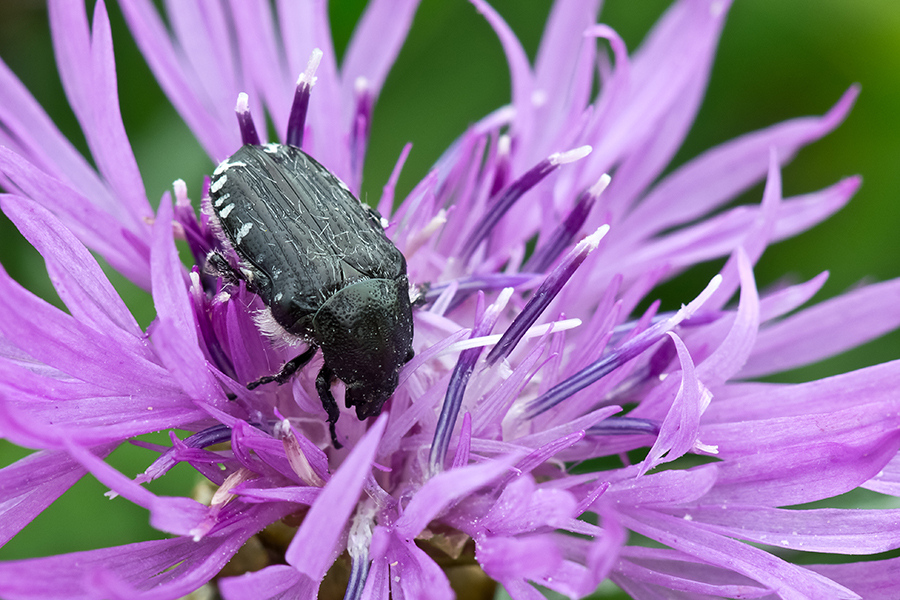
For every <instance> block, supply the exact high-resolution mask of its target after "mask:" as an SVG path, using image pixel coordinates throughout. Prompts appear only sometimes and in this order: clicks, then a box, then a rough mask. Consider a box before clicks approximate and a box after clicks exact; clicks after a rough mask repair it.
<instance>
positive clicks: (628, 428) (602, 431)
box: [587, 344, 671, 435]
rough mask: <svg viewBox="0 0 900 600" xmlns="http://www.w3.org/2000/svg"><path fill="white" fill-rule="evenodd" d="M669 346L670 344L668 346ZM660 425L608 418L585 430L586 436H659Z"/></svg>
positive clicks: (633, 418) (643, 421) (636, 420)
mask: <svg viewBox="0 0 900 600" xmlns="http://www.w3.org/2000/svg"><path fill="white" fill-rule="evenodd" d="M669 345H671V344H669ZM659 428H660V424H659V422H657V421H654V420H651V419H639V418H637V417H609V418H608V419H604V420H603V421H600V422H599V423H597V424H596V425H593V426H591V427H589V428H588V429H587V434H588V435H639V434H649V435H659Z"/></svg>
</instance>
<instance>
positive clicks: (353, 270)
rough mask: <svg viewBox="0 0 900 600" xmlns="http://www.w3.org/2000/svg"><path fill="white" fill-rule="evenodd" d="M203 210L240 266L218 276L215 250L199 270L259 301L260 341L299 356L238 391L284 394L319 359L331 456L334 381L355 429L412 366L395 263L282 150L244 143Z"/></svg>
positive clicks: (301, 157) (340, 202)
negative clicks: (241, 285) (282, 388)
mask: <svg viewBox="0 0 900 600" xmlns="http://www.w3.org/2000/svg"><path fill="white" fill-rule="evenodd" d="M207 210H208V212H209V213H210V215H211V217H212V219H211V222H212V225H213V229H214V230H215V231H216V233H217V235H218V237H219V239H220V241H221V242H222V244H223V247H225V248H228V247H230V248H231V249H233V250H234V253H235V254H236V255H237V257H238V259H239V260H238V264H237V266H236V267H229V266H227V265H228V262H227V260H226V259H225V256H224V255H223V254H222V253H217V252H215V251H214V252H213V256H211V257H210V260H209V261H208V262H209V263H211V264H212V265H213V268H214V269H220V270H221V269H223V268H225V269H227V270H230V271H231V273H232V275H233V276H234V277H237V278H239V279H243V280H244V281H245V282H246V285H247V288H248V289H249V290H250V291H251V292H253V293H255V294H257V295H258V296H259V297H260V298H261V299H262V301H263V303H264V304H265V306H266V308H265V310H264V311H263V312H261V313H260V314H259V315H257V318H256V322H257V326H258V327H259V328H260V330H261V331H262V332H264V333H266V334H267V335H269V336H270V337H271V338H273V339H274V340H277V341H280V342H286V343H288V344H291V345H294V344H299V343H306V344H307V346H308V347H307V349H306V351H304V352H303V353H302V354H300V355H299V356H297V357H296V358H294V359H292V360H290V361H288V362H287V363H285V365H284V366H283V367H282V368H281V370H280V371H279V372H278V373H276V374H274V375H269V376H266V377H262V378H261V379H258V380H256V381H253V382H251V383H250V384H248V385H247V387H248V388H249V389H254V388H256V387H257V386H259V385H261V384H266V383H272V382H276V383H278V384H283V383H285V382H286V381H288V380H289V379H290V378H291V376H292V375H293V374H294V373H295V372H296V371H297V370H298V369H300V368H302V367H303V366H305V365H306V364H307V363H308V362H309V361H310V360H312V358H313V356H314V355H315V354H316V352H317V350H318V349H319V348H321V349H322V356H323V358H324V364H323V366H322V369H321V370H320V371H319V374H318V376H317V377H316V390H317V392H318V394H319V398H320V400H321V401H322V406H323V408H324V409H325V412H326V413H327V414H328V424H329V431H330V433H331V439H332V442H333V444H334V446H335V448H340V447H341V444H340V443H339V442H338V440H337V435H336V433H335V425H336V424H337V420H338V416H339V415H340V412H339V409H338V405H337V402H336V401H335V399H334V396H333V395H332V392H331V386H332V384H333V383H334V379H335V378H337V379H340V380H341V381H343V382H344V384H345V400H344V401H345V404H346V405H347V407H348V408H350V407H355V408H356V416H357V417H358V418H359V419H360V420H363V419H366V418H368V417H371V416H375V415H378V414H380V413H381V409H382V407H383V406H384V403H385V401H386V400H387V399H388V398H389V397H390V396H391V395H392V394H393V393H394V390H395V389H396V387H397V382H398V373H399V370H400V368H401V367H402V366H403V365H404V364H406V363H407V362H408V361H409V360H410V359H411V358H412V357H413V349H412V338H413V320H412V303H411V301H410V288H409V280H408V277H407V272H406V259H405V258H404V256H403V254H402V253H401V252H400V250H398V249H397V247H396V246H395V245H394V244H393V243H392V242H391V241H390V240H389V239H388V237H387V235H385V233H384V226H383V225H382V220H381V217H380V215H379V214H378V213H377V212H376V211H375V210H374V209H372V208H370V207H368V206H367V205H365V204H363V203H361V202H360V201H359V200H358V199H357V198H356V197H354V196H353V194H352V193H351V192H350V190H349V189H348V188H347V186H346V185H345V184H344V183H343V182H342V181H341V180H340V179H338V178H337V177H336V176H335V175H334V174H332V173H331V172H330V171H328V169H326V168H325V167H323V166H322V165H321V164H319V163H318V162H317V161H316V160H315V159H313V158H312V157H311V156H309V155H308V154H306V153H305V152H303V151H302V150H301V149H299V148H297V147H295V146H291V145H283V144H265V145H253V144H247V145H244V146H243V147H241V148H240V149H239V150H238V151H237V152H235V153H234V154H233V155H232V156H230V157H229V158H227V159H226V160H225V161H223V162H222V163H221V164H219V166H218V167H216V169H215V171H214V172H213V176H212V178H211V179H210V186H209V205H208V209H207ZM223 265H224V267H223Z"/></svg>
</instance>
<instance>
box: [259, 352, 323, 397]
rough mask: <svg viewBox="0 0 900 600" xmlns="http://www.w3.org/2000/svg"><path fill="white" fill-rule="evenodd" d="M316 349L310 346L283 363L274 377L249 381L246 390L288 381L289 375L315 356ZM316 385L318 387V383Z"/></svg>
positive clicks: (269, 376) (267, 376) (268, 376)
mask: <svg viewBox="0 0 900 600" xmlns="http://www.w3.org/2000/svg"><path fill="white" fill-rule="evenodd" d="M318 349H319V347H318V346H310V347H309V348H307V349H306V351H305V352H304V353H303V354H301V355H300V356H297V357H295V358H292V359H291V360H289V361H287V362H286V363H284V366H283V367H281V370H280V371H278V372H277V373H275V374H274V375H266V376H265V377H260V378H259V379H257V380H256V381H251V382H250V383H248V384H247V389H248V390H253V389H256V388H258V387H259V386H261V385H262V384H264V383H272V382H273V381H274V382H275V383H277V384H278V385H281V384H282V383H285V382H286V381H287V380H288V379H290V378H291V375H293V374H294V373H296V372H297V370H298V369H302V368H303V367H304V366H305V365H306V363H308V362H309V361H311V360H312V357H313V356H315V354H316V350H318ZM320 375H321V373H320ZM316 385H318V383H317V384H316ZM320 395H321V392H320Z"/></svg>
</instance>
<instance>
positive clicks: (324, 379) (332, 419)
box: [316, 365, 342, 448]
mask: <svg viewBox="0 0 900 600" xmlns="http://www.w3.org/2000/svg"><path fill="white" fill-rule="evenodd" d="M332 381H334V371H332V370H331V368H330V367H328V366H327V365H323V366H322V370H321V371H319V376H318V377H316V390H317V391H318V392H319V399H320V400H321V401H322V407H323V408H324V409H325V412H326V413H328V431H330V432H331V443H332V444H334V447H335V448H341V447H342V444H341V443H340V442H339V441H338V439H337V432H336V431H335V426H337V421H338V417H340V416H341V411H340V409H339V408H338V405H337V402H336V401H335V399H334V395H333V394H332V393H331V382H332Z"/></svg>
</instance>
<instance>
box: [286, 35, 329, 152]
mask: <svg viewBox="0 0 900 600" xmlns="http://www.w3.org/2000/svg"><path fill="white" fill-rule="evenodd" d="M321 60H322V51H321V50H319V49H318V48H316V49H315V50H313V52H312V55H311V56H310V57H309V62H308V63H307V64H306V71H304V72H303V73H301V74H300V77H299V78H298V79H297V87H296V88H295V89H294V102H293V104H291V114H290V116H289V117H288V127H287V134H286V135H285V142H286V143H287V144H290V145H291V146H296V147H297V148H301V147H303V129H304V127H306V111H307V109H308V108H309V94H310V91H311V90H312V86H313V84H314V83H315V82H316V77H315V75H316V69H317V68H319V62H320V61H321Z"/></svg>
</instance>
